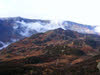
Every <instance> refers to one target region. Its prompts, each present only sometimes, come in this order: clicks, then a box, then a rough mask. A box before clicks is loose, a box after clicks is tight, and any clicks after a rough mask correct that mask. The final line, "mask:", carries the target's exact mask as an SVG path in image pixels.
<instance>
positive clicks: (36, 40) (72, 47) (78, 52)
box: [0, 28, 100, 75]
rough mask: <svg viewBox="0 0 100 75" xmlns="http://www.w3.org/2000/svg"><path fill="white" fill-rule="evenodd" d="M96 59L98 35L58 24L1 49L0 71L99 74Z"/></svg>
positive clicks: (99, 49)
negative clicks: (56, 26) (64, 27)
mask: <svg viewBox="0 0 100 75" xmlns="http://www.w3.org/2000/svg"><path fill="white" fill-rule="evenodd" d="M98 59H100V36H99V35H95V34H82V33H78V32H76V31H71V30H64V29H62V28H58V29H55V30H50V31H47V32H45V33H37V34H34V35H32V36H31V37H27V38H24V39H22V40H20V41H17V42H15V43H12V44H10V45H9V46H8V47H6V48H4V49H3V50H1V51H0V74H5V75H25V74H27V75H47V74H48V75H67V74H69V75H82V74H83V75H86V74H87V75H91V74H92V75H99V71H98V69H97V68H96V66H97V63H96V60H98ZM91 66H92V67H91ZM76 68H77V69H76ZM5 71H6V72H5Z"/></svg>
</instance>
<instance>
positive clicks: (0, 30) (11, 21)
mask: <svg viewBox="0 0 100 75" xmlns="http://www.w3.org/2000/svg"><path fill="white" fill-rule="evenodd" d="M57 28H62V29H64V30H73V31H77V32H79V33H85V34H97V32H96V31H95V28H96V26H90V25H83V24H78V23H75V22H71V21H61V22H54V21H51V20H40V19H26V18H22V17H9V18H0V35H1V36H0V49H3V48H5V47H7V46H8V45H9V44H10V43H13V42H16V41H18V40H20V39H23V38H25V37H30V36H31V35H33V34H36V33H41V32H42V33H44V32H46V31H48V30H54V29H57Z"/></svg>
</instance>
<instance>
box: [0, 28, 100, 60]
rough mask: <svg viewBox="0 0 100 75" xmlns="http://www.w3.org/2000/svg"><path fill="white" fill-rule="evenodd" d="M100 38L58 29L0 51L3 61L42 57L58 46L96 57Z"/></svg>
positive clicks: (26, 39) (35, 35) (99, 47)
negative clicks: (41, 55) (46, 49)
mask: <svg viewBox="0 0 100 75" xmlns="http://www.w3.org/2000/svg"><path fill="white" fill-rule="evenodd" d="M99 38H100V36H98V35H94V34H82V33H78V32H76V31H71V30H63V29H61V28H58V29H55V30H50V31H47V32H45V33H38V34H34V35H32V36H31V37H28V38H24V39H23V40H20V41H18V42H16V43H12V44H11V45H9V46H8V47H7V48H4V49H3V50H2V51H0V57H1V60H3V59H4V58H6V59H9V57H10V59H11V58H12V59H17V58H19V57H21V58H23V57H27V56H35V55H40V54H42V53H43V52H42V51H44V50H45V48H46V47H49V46H50V47H55V46H57V45H60V46H68V47H70V48H77V49H79V50H81V51H83V52H84V53H85V54H86V55H95V54H98V52H99V49H100V39H99ZM8 56H9V57H8ZM17 56H18V57H17ZM4 60H5V59H4Z"/></svg>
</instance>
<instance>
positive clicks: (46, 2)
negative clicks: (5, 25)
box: [0, 0, 100, 26]
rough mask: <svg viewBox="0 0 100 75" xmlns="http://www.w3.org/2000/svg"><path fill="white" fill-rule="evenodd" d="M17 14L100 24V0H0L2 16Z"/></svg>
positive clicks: (0, 14)
mask: <svg viewBox="0 0 100 75" xmlns="http://www.w3.org/2000/svg"><path fill="white" fill-rule="evenodd" d="M16 16H21V17H25V18H32V19H51V20H55V21H59V20H69V21H74V22H77V23H82V24H88V25H98V26H100V0H0V17H16Z"/></svg>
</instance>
